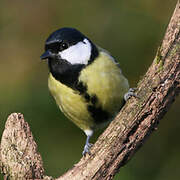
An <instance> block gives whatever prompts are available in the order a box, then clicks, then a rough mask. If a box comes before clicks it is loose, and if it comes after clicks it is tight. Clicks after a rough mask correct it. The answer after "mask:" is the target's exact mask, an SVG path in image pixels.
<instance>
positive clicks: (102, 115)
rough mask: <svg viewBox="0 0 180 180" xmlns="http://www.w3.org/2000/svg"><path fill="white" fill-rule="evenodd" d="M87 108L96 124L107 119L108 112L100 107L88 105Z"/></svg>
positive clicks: (108, 116)
mask: <svg viewBox="0 0 180 180" xmlns="http://www.w3.org/2000/svg"><path fill="white" fill-rule="evenodd" d="M87 109H88V111H89V113H90V114H91V116H92V118H93V119H94V121H95V123H96V124H101V123H104V122H106V121H108V120H109V118H110V117H111V116H110V114H109V113H108V112H107V111H105V110H103V109H102V108H101V107H96V106H94V105H88V106H87Z"/></svg>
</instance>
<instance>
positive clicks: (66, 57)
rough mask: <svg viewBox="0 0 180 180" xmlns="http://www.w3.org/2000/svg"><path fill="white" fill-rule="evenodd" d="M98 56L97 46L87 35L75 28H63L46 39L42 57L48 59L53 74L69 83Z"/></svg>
mask: <svg viewBox="0 0 180 180" xmlns="http://www.w3.org/2000/svg"><path fill="white" fill-rule="evenodd" d="M97 56H98V50H97V48H96V46H95V45H94V44H93V43H92V42H91V41H90V40H89V39H88V38H87V37H86V36H85V35H83V34H82V33H81V32H79V31H78V30H76V29H74V28H61V29H59V30H57V31H55V32H53V33H52V34H51V35H50V36H49V37H48V39H47V40H46V42H45V52H44V53H43V54H42V56H41V59H48V65H49V69H50V72H51V73H52V75H53V76H54V77H55V78H56V79H58V80H60V81H61V82H62V81H63V83H65V81H66V84H67V81H74V77H76V79H77V78H78V75H79V73H80V71H81V70H82V68H83V67H85V66H86V65H88V64H90V63H91V62H93V60H94V59H95V58H96V57H97ZM64 79H65V81H64ZM68 83H69V82H68Z"/></svg>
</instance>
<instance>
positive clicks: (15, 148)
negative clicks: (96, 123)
mask: <svg viewBox="0 0 180 180" xmlns="http://www.w3.org/2000/svg"><path fill="white" fill-rule="evenodd" d="M179 92H180V3H179V1H178V3H177V5H176V9H175V11H174V14H173V16H172V18H171V21H170V24H169V26H168V28H167V31H166V34H165V37H164V40H163V42H162V45H161V47H160V48H159V49H158V51H157V54H156V57H155V59H154V61H153V63H152V65H151V66H150V67H149V69H148V71H147V73H146V74H145V76H144V77H143V79H142V80H141V81H140V82H139V83H138V87H137V95H138V97H139V98H131V99H130V100H129V101H128V102H127V103H126V105H125V106H124V107H123V109H122V110H121V111H120V113H119V114H118V115H117V117H116V118H115V119H114V120H113V121H112V123H111V124H110V125H109V126H108V128H107V129H106V130H105V131H104V133H103V134H102V135H101V136H100V137H99V138H98V140H97V142H96V143H95V144H94V146H93V147H92V149H91V155H90V156H89V155H87V156H86V157H83V158H82V159H81V160H80V161H79V163H77V164H76V165H74V167H73V168H72V169H70V170H69V171H67V172H66V173H65V174H64V175H63V176H61V177H59V178H57V179H56V180H69V179H71V180H89V179H98V180H104V179H112V178H113V177H114V175H115V174H116V173H117V172H118V170H119V168H120V167H122V166H123V165H125V164H126V163H127V162H128V160H129V159H130V158H131V157H132V156H133V155H134V153H135V152H136V151H137V150H138V149H139V148H140V147H141V146H142V145H143V143H144V141H145V140H146V139H147V137H148V136H149V135H150V134H151V133H152V132H153V131H154V130H155V129H156V127H157V125H158V123H159V120H160V119H162V117H163V116H164V115H165V113H166V112H167V111H168V110H169V107H170V105H171V104H172V103H173V101H174V100H175V98H176V96H177V95H178V94H179ZM0 155H1V171H2V173H3V174H5V175H6V176H5V179H6V178H7V177H10V178H11V179H52V178H51V177H47V176H45V175H44V169H43V165H42V159H41V156H40V154H39V153H38V152H37V145H36V143H35V141H34V140H33V136H32V133H31V131H30V128H29V126H28V124H27V123H26V122H25V121H24V118H23V116H22V115H21V114H17V113H14V114H12V115H11V116H10V117H9V118H8V120H7V122H6V127H5V130H4V133H3V136H2V141H1V154H0Z"/></svg>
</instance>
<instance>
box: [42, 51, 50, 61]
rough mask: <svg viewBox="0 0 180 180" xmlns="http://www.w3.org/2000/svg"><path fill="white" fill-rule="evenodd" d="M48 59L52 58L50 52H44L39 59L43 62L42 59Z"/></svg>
mask: <svg viewBox="0 0 180 180" xmlns="http://www.w3.org/2000/svg"><path fill="white" fill-rule="evenodd" d="M50 57H53V54H52V53H51V52H50V51H45V52H44V53H43V54H42V55H41V56H40V58H41V59H42V60H43V59H48V58H50Z"/></svg>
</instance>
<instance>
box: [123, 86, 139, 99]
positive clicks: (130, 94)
mask: <svg viewBox="0 0 180 180" xmlns="http://www.w3.org/2000/svg"><path fill="white" fill-rule="evenodd" d="M136 90H137V88H130V89H129V90H128V92H127V93H126V94H125V95H124V100H125V101H127V100H128V99H129V98H130V97H132V96H133V97H136V98H138V96H137V94H136V93H135V91H136Z"/></svg>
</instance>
